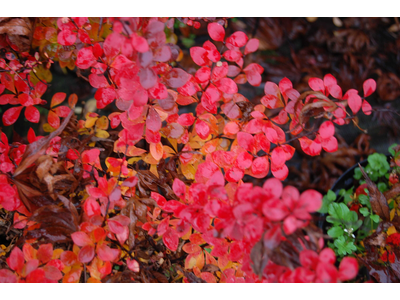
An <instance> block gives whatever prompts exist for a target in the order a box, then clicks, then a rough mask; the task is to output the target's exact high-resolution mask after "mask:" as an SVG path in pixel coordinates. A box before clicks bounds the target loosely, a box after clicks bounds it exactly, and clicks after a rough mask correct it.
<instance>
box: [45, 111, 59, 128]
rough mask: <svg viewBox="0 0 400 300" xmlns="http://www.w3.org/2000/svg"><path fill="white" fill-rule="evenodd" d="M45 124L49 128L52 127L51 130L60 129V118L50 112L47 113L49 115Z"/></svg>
mask: <svg viewBox="0 0 400 300" xmlns="http://www.w3.org/2000/svg"><path fill="white" fill-rule="evenodd" d="M47 122H49V124H50V126H51V127H53V128H58V127H60V118H59V117H58V115H57V114H56V113H55V112H54V111H52V110H50V111H49V114H48V116H47Z"/></svg>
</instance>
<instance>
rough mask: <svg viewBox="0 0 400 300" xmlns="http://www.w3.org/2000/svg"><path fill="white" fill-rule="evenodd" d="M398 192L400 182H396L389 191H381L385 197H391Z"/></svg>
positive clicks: (399, 191)
mask: <svg viewBox="0 0 400 300" xmlns="http://www.w3.org/2000/svg"><path fill="white" fill-rule="evenodd" d="M399 194H400V183H396V184H395V185H394V186H392V188H391V189H390V190H389V191H386V192H384V193H383V195H384V196H385V198H386V199H391V198H394V197H396V196H397V195H399Z"/></svg>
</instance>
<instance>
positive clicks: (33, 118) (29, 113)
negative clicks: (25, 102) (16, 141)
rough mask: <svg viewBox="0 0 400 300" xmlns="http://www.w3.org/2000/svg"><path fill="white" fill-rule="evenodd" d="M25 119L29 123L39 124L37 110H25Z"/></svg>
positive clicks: (29, 108) (31, 108) (30, 108)
mask: <svg viewBox="0 0 400 300" xmlns="http://www.w3.org/2000/svg"><path fill="white" fill-rule="evenodd" d="M25 118H27V119H28V121H29V122H32V123H39V120H40V113H39V110H38V109H37V108H36V107H34V106H28V107H27V108H26V109H25Z"/></svg>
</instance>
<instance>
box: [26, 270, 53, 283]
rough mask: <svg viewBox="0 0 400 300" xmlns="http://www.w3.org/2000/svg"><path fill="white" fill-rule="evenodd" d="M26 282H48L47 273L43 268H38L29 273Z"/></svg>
mask: <svg viewBox="0 0 400 300" xmlns="http://www.w3.org/2000/svg"><path fill="white" fill-rule="evenodd" d="M26 282H28V283H45V282H48V281H47V280H46V274H45V272H44V270H43V269H36V270H34V271H33V272H31V273H29V275H28V276H27V277H26Z"/></svg>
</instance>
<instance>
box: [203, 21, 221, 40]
mask: <svg viewBox="0 0 400 300" xmlns="http://www.w3.org/2000/svg"><path fill="white" fill-rule="evenodd" d="M207 29H208V34H209V35H210V37H211V38H212V39H213V40H214V41H217V42H223V41H224V38H225V29H224V27H222V25H220V24H218V23H209V24H208V26H207Z"/></svg>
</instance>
